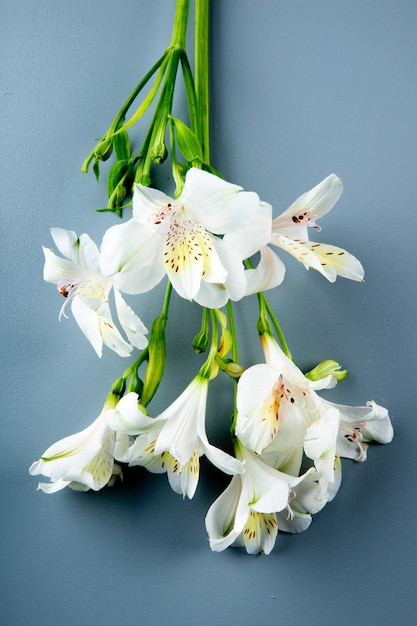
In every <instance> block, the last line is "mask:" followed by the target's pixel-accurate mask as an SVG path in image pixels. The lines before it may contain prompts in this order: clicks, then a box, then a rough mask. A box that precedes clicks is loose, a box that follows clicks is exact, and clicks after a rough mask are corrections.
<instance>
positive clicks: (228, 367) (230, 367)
mask: <svg viewBox="0 0 417 626" xmlns="http://www.w3.org/2000/svg"><path fill="white" fill-rule="evenodd" d="M216 363H217V365H218V366H219V368H220V369H221V370H223V372H226V374H228V375H229V376H230V377H231V378H240V377H241V376H242V374H243V372H244V371H245V368H244V367H242V366H241V365H239V363H235V361H233V360H232V359H223V358H222V357H221V356H220V355H219V354H216Z"/></svg>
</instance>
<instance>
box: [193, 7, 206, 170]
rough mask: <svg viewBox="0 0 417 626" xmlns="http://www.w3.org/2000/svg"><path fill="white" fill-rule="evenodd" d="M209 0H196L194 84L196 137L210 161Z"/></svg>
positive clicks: (204, 155) (204, 157)
mask: <svg viewBox="0 0 417 626" xmlns="http://www.w3.org/2000/svg"><path fill="white" fill-rule="evenodd" d="M208 53H209V0H196V17H195V86H196V96H197V111H198V119H199V125H198V138H199V140H200V143H201V146H202V148H203V160H204V162H205V163H210V135H209V54H208Z"/></svg>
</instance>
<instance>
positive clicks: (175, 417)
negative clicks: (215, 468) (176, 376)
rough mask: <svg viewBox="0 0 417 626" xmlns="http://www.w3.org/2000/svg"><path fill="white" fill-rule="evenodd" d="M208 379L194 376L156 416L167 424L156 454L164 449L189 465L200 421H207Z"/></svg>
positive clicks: (162, 432) (161, 433)
mask: <svg viewBox="0 0 417 626" xmlns="http://www.w3.org/2000/svg"><path fill="white" fill-rule="evenodd" d="M207 391H208V380H206V379H203V378H201V377H199V376H197V377H196V378H194V379H193V380H192V381H191V383H190V384H189V385H188V387H186V389H185V390H184V391H183V392H182V394H181V395H180V396H178V398H177V399H176V400H175V401H174V402H173V403H172V404H171V405H170V406H169V407H168V408H167V409H165V411H163V412H162V413H161V414H160V415H159V416H158V417H157V418H156V419H158V420H159V421H161V422H164V421H165V424H164V425H163V426H162V428H161V432H160V434H159V437H158V440H157V443H156V446H155V453H156V454H160V453H161V452H163V451H164V450H166V451H167V452H169V453H170V454H171V456H173V457H174V458H175V459H178V461H179V462H180V463H181V465H185V464H186V463H188V461H189V460H190V458H191V455H192V454H193V452H194V449H195V447H196V444H197V436H198V433H197V430H198V420H202V421H203V423H204V420H205V414H206V403H207Z"/></svg>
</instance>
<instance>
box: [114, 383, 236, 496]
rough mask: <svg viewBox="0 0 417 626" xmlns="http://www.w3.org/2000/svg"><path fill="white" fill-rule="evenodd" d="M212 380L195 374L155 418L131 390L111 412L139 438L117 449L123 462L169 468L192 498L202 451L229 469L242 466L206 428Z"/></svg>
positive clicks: (178, 487) (119, 426)
mask: <svg viewBox="0 0 417 626" xmlns="http://www.w3.org/2000/svg"><path fill="white" fill-rule="evenodd" d="M208 384H209V381H208V380H207V379H206V378H203V377H201V376H196V377H195V378H194V379H193V380H192V382H191V383H190V384H189V385H188V387H187V388H186V389H185V390H184V391H183V393H182V394H181V395H180V396H179V397H178V398H177V399H176V400H175V401H174V402H173V403H172V404H171V405H170V406H169V407H168V408H167V409H166V410H165V411H163V413H161V414H160V415H159V416H158V417H156V418H150V417H147V416H146V415H144V414H143V412H142V411H141V410H140V409H139V407H138V396H137V394H136V393H133V392H132V393H129V394H127V395H126V396H125V397H124V398H122V399H121V400H120V402H119V403H118V405H117V408H116V410H115V411H113V412H112V413H110V414H109V416H108V424H109V425H110V426H111V427H112V428H114V429H115V430H117V431H118V432H119V433H124V434H125V435H137V438H136V439H135V441H134V443H130V445H126V446H125V449H123V450H121V451H120V453H118V454H116V458H117V459H118V460H119V461H122V462H126V463H129V465H143V466H145V467H147V468H148V469H149V471H151V472H165V471H166V472H167V473H168V479H169V482H170V485H171V487H172V488H173V489H174V491H176V492H177V493H181V494H183V495H184V496H188V497H189V498H192V497H193V495H194V493H195V490H196V488H197V484H198V478H199V457H200V456H202V455H203V454H205V455H206V457H207V458H208V459H209V460H210V461H211V463H213V465H215V466H216V467H218V468H219V469H221V470H222V471H223V472H225V473H226V474H236V473H238V472H241V471H242V470H243V466H242V463H241V462H240V461H238V460H237V459H235V458H233V457H231V456H230V455H229V454H227V453H226V452H223V451H222V450H220V449H219V448H216V447H215V446H213V445H211V444H210V443H209V441H208V439H207V435H206V430H205V416H206V403H207V391H208Z"/></svg>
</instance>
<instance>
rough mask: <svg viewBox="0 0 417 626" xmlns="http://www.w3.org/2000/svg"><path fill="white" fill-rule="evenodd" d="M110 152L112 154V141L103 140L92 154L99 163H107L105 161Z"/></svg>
mask: <svg viewBox="0 0 417 626" xmlns="http://www.w3.org/2000/svg"><path fill="white" fill-rule="evenodd" d="M112 152H113V140H112V139H103V140H102V141H100V143H99V144H98V145H97V146H96V147H95V150H94V152H93V154H94V157H95V158H96V159H98V160H99V161H107V159H108V158H109V157H110V156H111V153H112Z"/></svg>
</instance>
